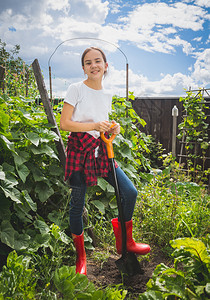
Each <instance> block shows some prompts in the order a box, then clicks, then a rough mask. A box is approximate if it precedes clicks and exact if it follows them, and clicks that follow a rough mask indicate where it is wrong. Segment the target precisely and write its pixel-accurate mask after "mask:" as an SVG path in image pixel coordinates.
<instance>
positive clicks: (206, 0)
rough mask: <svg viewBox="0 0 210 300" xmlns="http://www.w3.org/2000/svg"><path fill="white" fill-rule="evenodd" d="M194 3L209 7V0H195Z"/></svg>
mask: <svg viewBox="0 0 210 300" xmlns="http://www.w3.org/2000/svg"><path fill="white" fill-rule="evenodd" d="M195 4H196V5H199V6H204V7H210V2H209V0H196V1H195Z"/></svg>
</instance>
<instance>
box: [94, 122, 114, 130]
mask: <svg viewBox="0 0 210 300" xmlns="http://www.w3.org/2000/svg"><path fill="white" fill-rule="evenodd" d="M110 126H111V123H110V122H109V121H102V122H98V123H95V130H97V131H99V132H106V131H107V132H108V131H109V129H110Z"/></svg>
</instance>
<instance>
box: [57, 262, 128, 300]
mask: <svg viewBox="0 0 210 300" xmlns="http://www.w3.org/2000/svg"><path fill="white" fill-rule="evenodd" d="M54 283H55V286H56V288H57V289H58V291H60V292H61V293H62V295H63V299H66V300H68V299H69V300H74V299H75V300H76V299H88V300H89V299H90V300H102V299H104V300H105V299H107V300H108V299H110V300H111V299H113V300H118V299H125V296H126V294H127V291H126V290H122V289H119V286H118V287H116V288H115V289H114V288H111V287H109V288H107V289H106V290H105V291H104V290H100V289H98V290H97V289H96V288H95V286H94V284H93V283H92V282H89V281H88V279H87V277H86V276H85V275H82V274H79V273H77V274H75V267H68V266H63V267H61V268H60V269H58V270H56V271H55V276H54Z"/></svg>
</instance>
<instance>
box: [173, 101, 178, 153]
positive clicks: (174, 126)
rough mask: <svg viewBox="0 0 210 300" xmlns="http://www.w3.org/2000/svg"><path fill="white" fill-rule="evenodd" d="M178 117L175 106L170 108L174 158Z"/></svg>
mask: <svg viewBox="0 0 210 300" xmlns="http://www.w3.org/2000/svg"><path fill="white" fill-rule="evenodd" d="M178 115H179V110H178V108H177V106H176V105H174V107H173V108H172V117H173V130H172V155H173V156H174V157H176V130H177V117H178Z"/></svg>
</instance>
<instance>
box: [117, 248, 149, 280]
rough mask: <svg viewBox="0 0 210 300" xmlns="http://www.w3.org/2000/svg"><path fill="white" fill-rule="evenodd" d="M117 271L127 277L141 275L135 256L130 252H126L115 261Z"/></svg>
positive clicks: (141, 271)
mask: <svg viewBox="0 0 210 300" xmlns="http://www.w3.org/2000/svg"><path fill="white" fill-rule="evenodd" d="M115 264H116V266H117V268H118V270H119V271H120V272H121V273H123V274H124V275H127V276H134V275H136V274H143V273H144V272H143V270H142V269H141V267H140V264H139V261H138V259H137V257H136V255H135V254H134V253H132V252H127V253H126V254H125V255H124V256H122V257H121V258H120V259H118V260H116V261H115Z"/></svg>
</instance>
